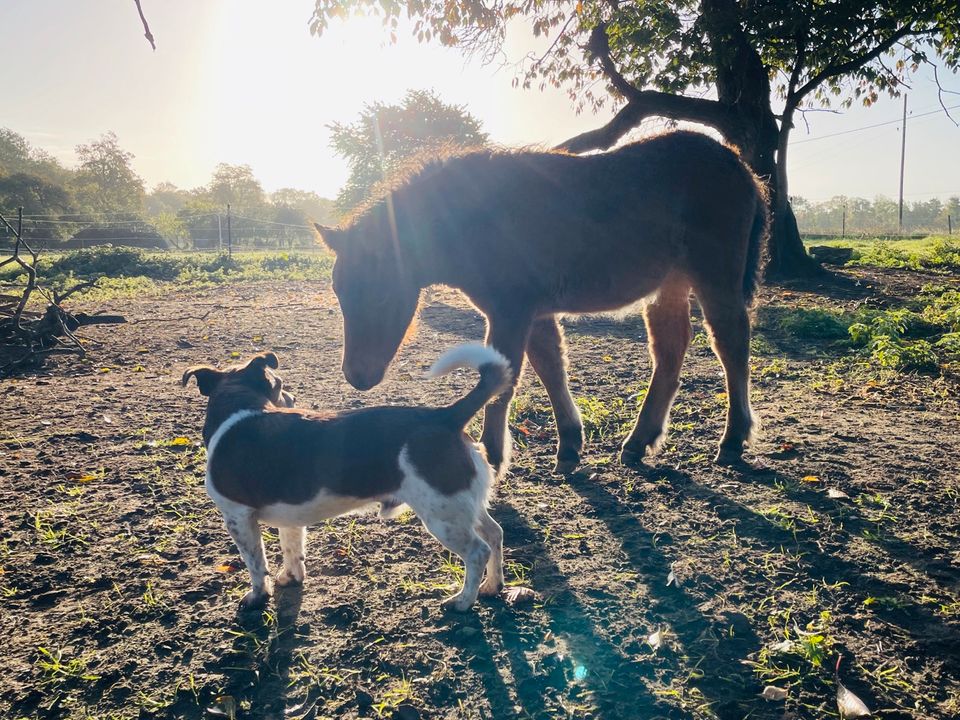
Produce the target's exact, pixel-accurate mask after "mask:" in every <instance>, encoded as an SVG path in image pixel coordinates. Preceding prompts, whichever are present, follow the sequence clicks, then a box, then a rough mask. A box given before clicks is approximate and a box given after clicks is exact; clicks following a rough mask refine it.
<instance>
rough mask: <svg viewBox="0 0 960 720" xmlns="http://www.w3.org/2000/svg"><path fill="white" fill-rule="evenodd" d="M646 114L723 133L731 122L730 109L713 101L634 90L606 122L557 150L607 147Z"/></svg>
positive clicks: (600, 148) (557, 147) (573, 151)
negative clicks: (628, 98)
mask: <svg viewBox="0 0 960 720" xmlns="http://www.w3.org/2000/svg"><path fill="white" fill-rule="evenodd" d="M648 117H665V118H670V119H671V120H687V121H688V122H696V123H702V124H704V125H708V126H710V127H712V128H715V129H717V130H719V131H720V132H721V133H723V134H726V130H727V129H728V127H729V126H730V125H731V124H732V123H733V118H732V117H731V115H730V112H729V111H728V110H727V109H726V108H725V107H724V106H723V105H721V104H720V103H719V102H717V101H716V100H705V99H703V98H692V97H687V96H685V95H671V94H670V93H665V92H659V91H657V90H637V91H636V93H635V94H634V96H633V98H632V99H631V100H630V102H628V103H627V104H626V105H624V106H623V107H622V108H620V111H619V112H618V113H617V114H616V115H614V116H613V119H612V120H610V122H608V123H607V124H606V125H604V126H603V127H601V128H597V129H596V130H589V131H587V132H585V133H581V134H580V135H577V136H575V137H572V138H570V139H569V140H566V141H564V142H562V143H560V144H559V145H557V146H556V149H557V150H566V151H568V152H572V153H582V152H587V151H589V150H606V149H608V148H610V147H612V146H613V145H615V144H616V143H617V141H618V140H620V138H622V137H623V136H624V135H626V134H627V133H628V132H630V131H631V130H633V129H634V128H635V127H637V126H638V125H639V124H640V123H641V122H643V120H645V119H646V118H648Z"/></svg>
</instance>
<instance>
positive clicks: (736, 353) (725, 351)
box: [694, 287, 755, 465]
mask: <svg viewBox="0 0 960 720" xmlns="http://www.w3.org/2000/svg"><path fill="white" fill-rule="evenodd" d="M694 292H695V293H696V295H697V300H699V302H700V307H701V308H702V309H703V316H704V319H705V320H706V323H707V327H708V328H709V330H710V338H711V341H712V345H713V351H714V352H715V353H716V355H717V357H718V358H719V359H720V363H721V364H722V365H723V372H724V376H725V378H726V386H727V425H726V428H725V429H724V431H723V438H722V439H721V441H720V448H719V450H718V451H717V455H716V458H715V462H718V463H721V464H725V465H730V464H735V463H739V462H740V461H741V457H742V455H743V449H744V446H745V445H747V444H748V443H749V442H750V440H751V439H752V435H753V430H754V423H755V418H754V414H753V409H752V408H751V407H750V315H749V313H748V311H747V306H746V303H745V302H744V301H743V298H742V295H741V294H740V293H739V292H722V291H718V290H717V289H716V288H712V287H711V288H705V289H702V290H701V289H698V288H694Z"/></svg>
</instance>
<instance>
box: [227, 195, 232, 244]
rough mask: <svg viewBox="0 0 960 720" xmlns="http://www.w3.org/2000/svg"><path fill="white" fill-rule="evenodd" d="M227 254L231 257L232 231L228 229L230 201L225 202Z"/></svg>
mask: <svg viewBox="0 0 960 720" xmlns="http://www.w3.org/2000/svg"><path fill="white" fill-rule="evenodd" d="M227 254H228V255H229V256H230V257H233V232H232V231H231V229H230V203H227Z"/></svg>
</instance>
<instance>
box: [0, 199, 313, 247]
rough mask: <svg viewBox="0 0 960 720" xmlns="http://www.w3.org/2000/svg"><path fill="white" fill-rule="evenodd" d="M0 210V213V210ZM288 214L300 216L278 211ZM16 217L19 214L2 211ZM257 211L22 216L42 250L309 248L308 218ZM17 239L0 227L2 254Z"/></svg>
mask: <svg viewBox="0 0 960 720" xmlns="http://www.w3.org/2000/svg"><path fill="white" fill-rule="evenodd" d="M0 210H2V209H0ZM281 211H282V212H287V213H288V214H290V215H296V216H299V215H301V213H299V212H297V211H293V210H289V209H287V208H283V209H281ZM5 214H7V215H8V216H17V214H18V213H17V211H14V212H9V211H7V212H5ZM257 214H258V213H257V211H256V210H249V211H244V212H239V213H237V212H234V211H232V210H231V209H228V210H226V211H225V212H194V213H188V212H180V213H178V214H177V215H176V216H171V215H159V216H147V215H143V214H139V213H124V212H105V213H70V214H60V215H58V214H54V213H24V214H23V215H22V233H23V237H24V238H28V239H29V240H30V241H31V242H32V243H33V245H34V246H35V247H37V248H38V249H43V250H48V251H50V250H53V251H56V250H76V249H85V248H91V247H96V246H99V245H108V244H109V245H125V246H132V247H139V248H143V249H150V250H180V251H188V250H205V251H210V250H213V251H218V252H233V251H235V250H244V251H246V250H276V249H294V248H302V249H308V248H310V247H312V246H314V245H315V244H316V241H315V237H316V233H315V230H314V228H313V226H312V225H310V224H308V223H307V222H306V219H305V218H304V219H302V220H300V218H299V217H297V218H296V219H294V218H291V220H293V221H284V220H278V219H270V218H265V217H257ZM14 243H15V237H14V236H13V234H12V233H10V232H9V231H8V230H7V229H6V228H2V227H0V249H6V248H11V247H13V245H14Z"/></svg>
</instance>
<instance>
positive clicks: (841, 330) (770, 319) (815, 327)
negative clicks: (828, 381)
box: [757, 305, 853, 342]
mask: <svg viewBox="0 0 960 720" xmlns="http://www.w3.org/2000/svg"><path fill="white" fill-rule="evenodd" d="M852 322H853V318H852V317H850V316H849V314H847V313H844V312H843V311H842V310H825V309H823V308H810V307H787V306H783V305H768V306H764V307H761V308H760V309H759V311H758V313H757V328H758V329H760V330H764V329H765V330H768V331H769V330H773V331H774V332H779V333H782V334H784V335H790V336H792V337H795V338H797V339H800V340H834V341H842V342H846V341H847V339H848V328H849V327H850V325H851V323H852Z"/></svg>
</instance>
